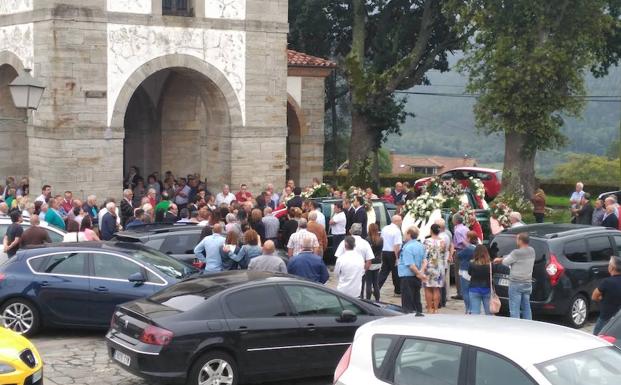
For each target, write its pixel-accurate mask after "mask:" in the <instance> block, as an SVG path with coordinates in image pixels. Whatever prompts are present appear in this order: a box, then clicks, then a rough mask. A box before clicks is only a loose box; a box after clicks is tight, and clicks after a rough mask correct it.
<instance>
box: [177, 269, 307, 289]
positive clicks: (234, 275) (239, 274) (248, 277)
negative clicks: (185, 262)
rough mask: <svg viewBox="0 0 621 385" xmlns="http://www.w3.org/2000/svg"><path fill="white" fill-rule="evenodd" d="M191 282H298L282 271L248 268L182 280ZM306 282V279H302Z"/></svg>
mask: <svg viewBox="0 0 621 385" xmlns="http://www.w3.org/2000/svg"><path fill="white" fill-rule="evenodd" d="M190 281H191V282H192V284H193V285H195V286H196V285H198V286H204V287H205V288H209V287H212V286H225V287H234V286H243V285H246V284H249V283H261V282H292V281H296V282H300V281H302V280H300V279H299V278H297V277H295V276H293V275H288V274H282V273H269V272H264V271H250V270H232V271H224V272H221V273H215V274H205V275H200V276H197V277H193V278H189V279H187V280H185V281H184V282H190ZM302 282H307V281H302Z"/></svg>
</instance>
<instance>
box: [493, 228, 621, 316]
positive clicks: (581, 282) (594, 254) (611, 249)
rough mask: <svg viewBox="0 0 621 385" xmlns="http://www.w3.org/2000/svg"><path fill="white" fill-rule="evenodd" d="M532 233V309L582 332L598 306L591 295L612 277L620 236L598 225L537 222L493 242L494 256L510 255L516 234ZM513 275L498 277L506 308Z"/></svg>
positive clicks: (498, 274)
mask: <svg viewBox="0 0 621 385" xmlns="http://www.w3.org/2000/svg"><path fill="white" fill-rule="evenodd" d="M522 232H527V233H529V234H530V246H532V247H533V248H534V249H535V253H536V259H535V266H534V269H533V292H532V295H531V306H532V310H533V312H534V313H535V314H537V313H538V314H551V315H560V316H564V317H565V319H566V320H567V322H568V323H569V324H570V325H571V326H572V327H575V328H581V327H583V326H584V324H585V323H586V321H587V318H588V315H589V313H590V312H593V311H597V310H598V309H599V305H598V304H597V303H594V302H591V300H590V298H591V294H592V293H593V290H594V289H595V288H596V287H597V286H598V285H599V282H600V281H601V280H602V279H603V278H606V277H607V276H608V275H609V274H608V263H609V261H610V257H611V256H612V255H618V254H619V252H620V251H621V232H620V231H618V230H615V229H607V228H604V227H598V226H583V225H572V224H539V225H529V226H523V227H517V228H512V229H507V230H504V231H503V232H501V233H500V234H498V235H497V236H496V237H495V238H494V239H493V240H492V242H491V244H490V254H491V256H492V257H496V256H505V255H508V254H509V253H510V252H511V251H512V250H514V249H515V248H516V247H517V246H516V237H517V234H519V233H522ZM508 273H509V271H508V269H505V271H504V272H502V273H501V272H499V273H496V274H494V284H495V285H496V292H497V293H498V295H499V296H500V299H501V301H502V304H503V308H504V309H508V285H509V275H508Z"/></svg>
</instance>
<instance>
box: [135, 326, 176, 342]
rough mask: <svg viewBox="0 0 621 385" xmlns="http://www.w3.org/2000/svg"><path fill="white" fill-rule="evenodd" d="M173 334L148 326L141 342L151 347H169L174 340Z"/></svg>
mask: <svg viewBox="0 0 621 385" xmlns="http://www.w3.org/2000/svg"><path fill="white" fill-rule="evenodd" d="M173 336H174V334H173V332H171V331H170V330H166V329H162V328H158V327H157V326H152V325H149V326H147V327H146V328H145V329H144V330H143V331H142V334H141V335H140V338H139V340H140V341H142V342H144V343H145V344H149V345H159V346H164V345H168V344H169V343H170V341H172V339H173Z"/></svg>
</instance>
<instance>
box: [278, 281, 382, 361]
mask: <svg viewBox="0 0 621 385" xmlns="http://www.w3.org/2000/svg"><path fill="white" fill-rule="evenodd" d="M282 287H283V290H284V291H285V294H286V297H287V299H288V301H289V303H290V304H291V308H292V309H293V311H294V314H295V316H296V317H297V319H298V322H299V324H300V326H301V327H302V328H303V332H302V333H303V334H302V335H303V342H302V346H303V347H304V349H305V351H306V354H305V357H307V361H306V363H305V365H306V367H307V368H314V369H330V370H334V369H335V368H336V365H337V364H338V362H339V360H340V358H341V356H342V355H343V353H344V352H345V351H346V350H347V347H348V346H349V345H350V344H351V343H352V341H353V339H354V334H355V333H356V329H358V327H359V326H360V325H362V324H364V323H366V322H369V321H370V320H373V319H374V318H375V317H374V316H372V315H369V314H367V313H366V312H365V310H363V309H362V308H361V307H359V306H358V305H356V304H355V303H353V302H351V301H350V300H348V299H346V298H344V297H341V296H339V295H336V294H334V293H333V292H331V291H328V290H323V289H321V288H317V287H313V286H309V285H304V284H286V285H283V286H282ZM343 310H350V311H351V312H353V313H354V314H355V315H356V319H355V320H354V321H352V322H341V321H340V320H339V318H340V317H341V314H342V313H343Z"/></svg>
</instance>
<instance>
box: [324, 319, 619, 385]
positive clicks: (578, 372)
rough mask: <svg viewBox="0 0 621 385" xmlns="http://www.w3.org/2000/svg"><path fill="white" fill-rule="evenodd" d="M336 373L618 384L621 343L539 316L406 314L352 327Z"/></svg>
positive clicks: (366, 379) (370, 381) (373, 380)
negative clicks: (352, 335)
mask: <svg viewBox="0 0 621 385" xmlns="http://www.w3.org/2000/svg"><path fill="white" fill-rule="evenodd" d="M334 379H335V381H334V382H335V384H337V385H359V384H365V385H385V384H395V385H414V384H425V385H441V384H442V385H448V384H455V385H470V384H472V385H499V384H506V385H586V384H598V385H604V384H618V383H619V379H621V350H619V349H616V348H615V347H613V346H612V345H611V344H609V343H607V342H606V341H604V340H602V339H600V338H597V337H595V336H592V335H589V334H586V333H582V332H579V331H576V330H571V329H569V328H566V327H563V326H557V325H550V324H545V323H541V322H533V321H524V320H518V319H511V318H499V317H485V316H478V317H477V316H450V315H432V316H427V317H418V318H417V317H414V316H412V315H407V316H401V317H393V318H385V319H382V320H379V321H375V322H371V323H368V324H366V325H364V326H362V327H361V328H360V329H358V331H357V332H356V337H355V338H354V342H353V344H352V346H351V347H350V348H349V349H348V350H347V352H346V353H345V355H344V356H343V358H342V360H341V362H340V363H339V366H338V368H337V370H336V372H335V374H334Z"/></svg>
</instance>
